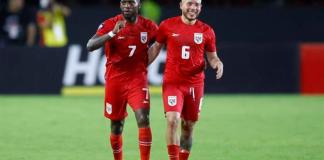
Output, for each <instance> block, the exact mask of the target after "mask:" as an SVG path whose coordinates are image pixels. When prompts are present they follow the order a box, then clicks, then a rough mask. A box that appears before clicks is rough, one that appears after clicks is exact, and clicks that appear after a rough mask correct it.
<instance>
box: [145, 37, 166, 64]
mask: <svg viewBox="0 0 324 160" xmlns="http://www.w3.org/2000/svg"><path fill="white" fill-rule="evenodd" d="M162 47H163V44H162V43H159V42H155V43H154V44H153V45H152V46H151V47H150V48H149V50H148V64H149V65H150V64H151V63H152V62H153V61H154V60H155V59H156V57H157V56H158V55H159V53H160V51H161V49H162Z"/></svg>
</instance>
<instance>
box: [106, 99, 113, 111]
mask: <svg viewBox="0 0 324 160" xmlns="http://www.w3.org/2000/svg"><path fill="white" fill-rule="evenodd" d="M106 112H107V113H108V114H111V113H112V105H111V104H109V103H108V102H106Z"/></svg>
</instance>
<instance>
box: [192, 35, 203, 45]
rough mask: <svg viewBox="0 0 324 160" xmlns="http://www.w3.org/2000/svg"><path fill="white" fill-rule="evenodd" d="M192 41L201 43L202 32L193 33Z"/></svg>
mask: <svg viewBox="0 0 324 160" xmlns="http://www.w3.org/2000/svg"><path fill="white" fill-rule="evenodd" d="M194 41H195V43H196V44H201V43H202V41H203V34H202V33H195V34H194Z"/></svg>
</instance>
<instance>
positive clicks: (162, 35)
mask: <svg viewBox="0 0 324 160" xmlns="http://www.w3.org/2000/svg"><path fill="white" fill-rule="evenodd" d="M166 40H167V27H166V23H165V21H163V22H162V23H161V24H160V27H159V29H158V31H157V34H156V41H157V42H159V43H163V44H165V42H166Z"/></svg>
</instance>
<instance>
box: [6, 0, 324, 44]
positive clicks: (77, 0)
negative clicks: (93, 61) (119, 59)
mask: <svg viewBox="0 0 324 160" xmlns="http://www.w3.org/2000/svg"><path fill="white" fill-rule="evenodd" d="M142 1H143V6H145V7H142V13H143V15H144V16H145V15H147V17H148V18H151V19H152V20H154V21H156V22H158V21H159V17H160V14H161V7H163V6H168V5H177V4H178V3H179V1H180V0H142ZM144 3H145V5H144ZM203 4H204V5H205V6H210V7H216V8H217V7H219V8H228V7H309V6H312V7H324V0H203ZM91 5H92V6H99V5H101V6H116V7H118V5H119V0H1V3H0V47H4V46H8V45H19V46H35V45H37V46H43V47H63V46H65V45H66V44H67V43H68V35H67V31H66V24H65V20H66V17H68V16H69V15H70V14H71V10H70V8H69V7H67V6H72V7H88V6H91Z"/></svg>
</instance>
